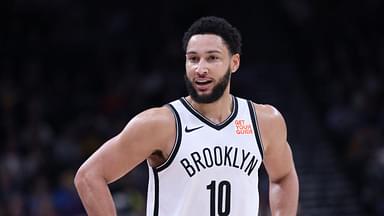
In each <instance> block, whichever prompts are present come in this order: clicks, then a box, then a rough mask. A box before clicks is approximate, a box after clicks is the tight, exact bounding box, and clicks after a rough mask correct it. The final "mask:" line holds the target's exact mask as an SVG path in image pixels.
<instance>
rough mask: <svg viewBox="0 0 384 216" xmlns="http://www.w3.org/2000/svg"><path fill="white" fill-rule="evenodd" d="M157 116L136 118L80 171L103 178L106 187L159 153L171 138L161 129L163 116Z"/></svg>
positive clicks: (169, 134)
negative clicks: (155, 152)
mask: <svg viewBox="0 0 384 216" xmlns="http://www.w3.org/2000/svg"><path fill="white" fill-rule="evenodd" d="M158 114H159V112H154V113H151V112H150V113H148V112H145V113H144V114H142V115H139V116H136V117H135V118H134V119H132V120H131V121H130V122H129V123H128V124H127V126H126V127H125V128H124V129H123V131H122V132H121V133H120V134H118V135H117V136H115V137H113V138H112V139H110V140H108V141H107V142H105V143H104V144H103V145H102V146H101V147H100V148H99V149H98V150H97V151H96V152H95V153H94V154H93V155H91V157H89V159H88V160H87V161H86V162H85V163H84V164H83V165H82V166H83V168H84V169H86V170H87V171H88V172H90V173H93V174H94V175H97V176H101V177H103V178H104V179H105V181H106V182H107V183H111V182H113V181H116V180H117V179H119V178H120V177H122V176H123V175H125V174H126V173H128V172H129V171H131V170H132V169H133V168H135V167H136V166H137V165H139V164H140V163H141V162H143V161H144V160H145V159H147V158H148V157H149V156H150V155H151V154H152V153H153V152H154V151H156V150H159V149H161V148H162V145H163V143H165V142H167V141H168V139H169V137H171V135H172V134H171V133H168V131H166V130H168V129H169V127H164V126H163V125H164V123H167V121H168V119H169V118H164V117H162V116H164V113H160V114H163V115H158ZM157 116H161V117H160V118H158V117H157ZM165 116H166V115H165ZM164 119H165V120H164ZM149 134H150V136H149Z"/></svg>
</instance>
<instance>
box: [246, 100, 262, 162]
mask: <svg viewBox="0 0 384 216" xmlns="http://www.w3.org/2000/svg"><path fill="white" fill-rule="evenodd" d="M247 103H248V108H249V113H250V115H251V120H252V124H253V128H254V130H255V133H254V134H255V138H256V142H257V146H258V147H259V151H260V154H261V159H262V160H263V158H264V145H263V143H262V142H261V136H260V129H259V124H258V123H257V115H256V110H255V107H254V106H253V103H252V101H250V100H248V101H247Z"/></svg>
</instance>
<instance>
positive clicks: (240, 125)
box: [235, 119, 253, 135]
mask: <svg viewBox="0 0 384 216" xmlns="http://www.w3.org/2000/svg"><path fill="white" fill-rule="evenodd" d="M235 128H236V130H235V132H236V134H238V135H240V134H253V129H252V124H251V123H249V122H245V120H240V119H238V120H235Z"/></svg>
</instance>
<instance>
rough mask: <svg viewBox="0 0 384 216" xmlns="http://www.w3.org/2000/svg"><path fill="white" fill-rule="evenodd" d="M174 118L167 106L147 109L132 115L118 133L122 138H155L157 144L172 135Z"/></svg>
mask: <svg viewBox="0 0 384 216" xmlns="http://www.w3.org/2000/svg"><path fill="white" fill-rule="evenodd" d="M174 122H175V119H174V117H173V114H172V111H171V110H170V109H169V108H168V107H167V106H163V107H157V108H151V109H147V110H145V111H143V112H141V113H139V114H137V115H136V116H135V117H133V118H132V119H131V120H130V121H129V122H128V124H127V125H126V126H125V128H124V129H123V131H122V132H121V133H120V138H122V139H134V140H136V141H146V142H148V141H150V140H157V142H155V143H158V144H161V143H162V141H166V140H167V139H169V137H171V136H173V134H174V130H175V129H174V128H175V126H174V125H175V123H174Z"/></svg>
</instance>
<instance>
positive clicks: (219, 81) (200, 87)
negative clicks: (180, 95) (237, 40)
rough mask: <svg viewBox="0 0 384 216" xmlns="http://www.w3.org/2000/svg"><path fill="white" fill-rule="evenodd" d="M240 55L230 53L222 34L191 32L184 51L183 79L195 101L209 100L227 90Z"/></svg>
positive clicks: (218, 96)
mask: <svg viewBox="0 0 384 216" xmlns="http://www.w3.org/2000/svg"><path fill="white" fill-rule="evenodd" d="M238 63H239V56H238V55H237V54H236V55H230V53H229V51H228V48H227V46H226V45H225V44H224V42H223V40H222V39H221V37H219V36H217V35H213V34H199V35H194V36H192V37H191V39H190V40H189V43H188V46H187V51H186V62H185V68H186V75H185V82H186V86H187V90H188V93H189V94H190V96H191V97H192V99H193V100H194V101H196V102H198V103H212V102H214V101H216V100H218V99H219V98H220V97H221V96H222V95H223V94H224V92H226V91H227V92H229V87H228V86H229V80H230V77H231V73H232V71H236V69H237V67H238Z"/></svg>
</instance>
